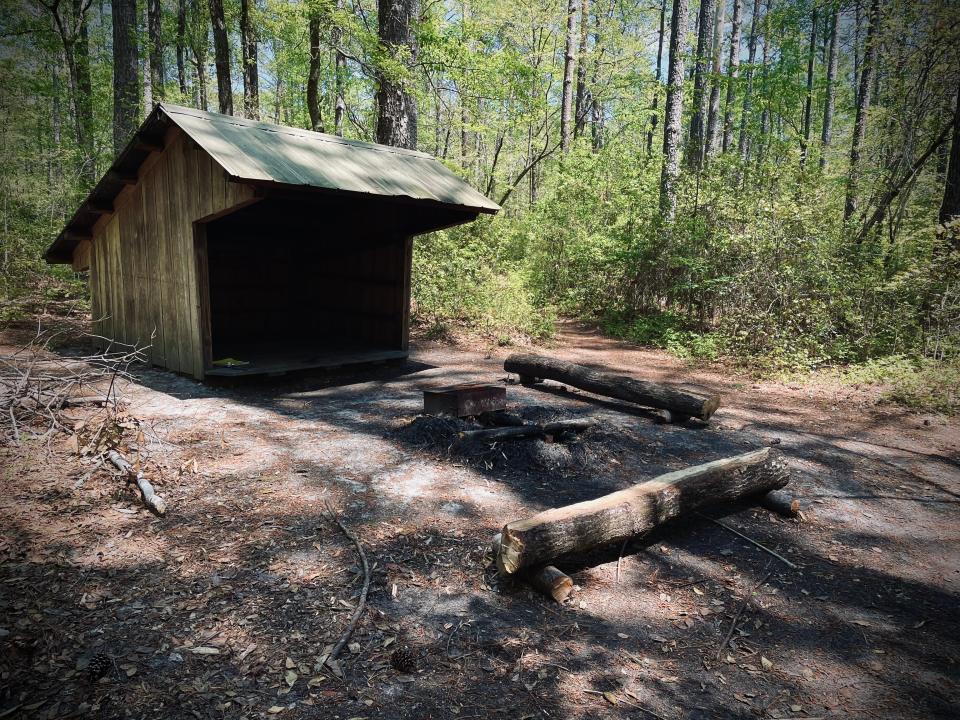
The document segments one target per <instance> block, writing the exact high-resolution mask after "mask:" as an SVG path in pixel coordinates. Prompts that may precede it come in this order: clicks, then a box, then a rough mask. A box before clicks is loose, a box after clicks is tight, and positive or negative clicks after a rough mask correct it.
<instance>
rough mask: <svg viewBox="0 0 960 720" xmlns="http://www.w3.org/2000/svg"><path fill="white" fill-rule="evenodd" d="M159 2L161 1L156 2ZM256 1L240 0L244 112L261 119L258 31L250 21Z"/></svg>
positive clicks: (255, 118)
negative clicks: (251, 8)
mask: <svg viewBox="0 0 960 720" xmlns="http://www.w3.org/2000/svg"><path fill="white" fill-rule="evenodd" d="M156 1H157V2H159V0H156ZM253 2H254V0H240V48H241V52H242V58H243V112H244V114H245V115H246V116H247V117H248V118H251V119H253V120H259V119H260V72H259V66H258V64H257V30H256V28H254V27H253V24H252V23H251V21H250V5H251V3H253Z"/></svg>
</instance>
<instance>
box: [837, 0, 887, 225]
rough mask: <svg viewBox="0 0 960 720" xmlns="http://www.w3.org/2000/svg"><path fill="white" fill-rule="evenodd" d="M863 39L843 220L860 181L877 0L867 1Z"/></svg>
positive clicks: (852, 209) (851, 210)
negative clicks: (866, 23) (865, 27)
mask: <svg viewBox="0 0 960 720" xmlns="http://www.w3.org/2000/svg"><path fill="white" fill-rule="evenodd" d="M867 22H868V25H867V38H866V40H865V41H864V52H863V63H862V67H861V70H860V91H859V92H858V93H857V115H856V119H855V120H854V123H853V141H852V142H851V144H850V171H849V175H848V177H847V196H846V202H845V203H844V206H843V219H844V221H848V220H850V218H852V217H853V215H854V213H856V212H857V208H858V198H857V194H858V191H859V183H860V154H861V152H863V143H864V140H866V137H867V113H868V112H869V111H870V93H871V91H872V90H873V73H874V64H875V62H876V57H877V41H876V36H877V28H878V25H879V23H880V0H871V3H870V17H869V18H868V20H867Z"/></svg>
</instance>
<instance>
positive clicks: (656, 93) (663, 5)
mask: <svg viewBox="0 0 960 720" xmlns="http://www.w3.org/2000/svg"><path fill="white" fill-rule="evenodd" d="M666 22H667V0H661V2H660V32H659V34H658V35H657V76H656V78H655V79H656V84H655V85H654V86H653V100H652V101H651V103H650V127H649V128H648V129H647V156H648V157H649V156H650V155H653V136H654V134H655V133H656V132H657V122H658V121H659V117H658V114H657V107H658V105H659V103H660V83H661V81H662V80H663V34H664V30H665V29H666Z"/></svg>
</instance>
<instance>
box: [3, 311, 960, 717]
mask: <svg viewBox="0 0 960 720" xmlns="http://www.w3.org/2000/svg"><path fill="white" fill-rule="evenodd" d="M508 351H509V349H501V348H498V349H495V350H492V351H488V350H487V349H485V348H482V347H473V348H471V347H450V346H444V345H436V344H430V343H420V344H419V345H418V346H416V347H415V349H414V352H413V353H412V357H411V363H410V364H409V365H408V366H407V367H405V368H402V369H384V370H381V371H378V372H377V373H376V374H374V375H373V376H372V377H371V376H370V375H365V376H353V377H346V376H333V377H331V376H322V377H297V378H290V379H285V380H280V381H272V382H270V383H260V384H255V385H243V386H234V387H210V386H204V385H199V384H197V383H195V382H192V381H190V380H186V379H183V378H178V377H176V376H174V375H172V374H169V373H166V372H162V371H156V370H143V371H141V372H139V373H138V375H137V382H136V383H132V384H130V385H129V386H127V387H124V388H123V391H124V393H125V395H126V396H127V397H128V399H129V403H130V408H131V412H132V413H134V414H135V415H136V416H137V417H139V418H142V419H143V420H145V421H146V422H148V423H149V424H150V426H151V427H152V428H153V429H154V430H156V432H157V435H158V436H159V437H160V438H163V440H164V443H163V444H160V443H158V442H155V441H151V440H150V438H147V439H145V441H144V443H143V447H142V448H141V452H142V454H143V456H144V458H145V462H146V463H147V466H149V467H151V468H152V469H153V472H154V473H155V475H156V479H157V483H156V484H157V488H158V490H159V491H160V492H162V493H163V494H164V496H165V497H166V498H167V499H168V501H169V503H170V506H171V510H170V513H169V515H168V516H167V517H165V518H162V519H158V518H154V517H152V516H150V515H149V514H147V513H146V512H145V511H143V510H142V509H141V508H140V507H139V505H138V503H137V500H136V497H135V495H133V494H132V493H131V492H130V491H129V490H127V489H125V488H124V487H123V486H122V485H121V484H120V483H119V482H118V481H117V480H115V479H112V478H110V477H109V476H108V475H107V474H106V473H105V472H103V471H99V472H97V473H94V474H93V475H92V476H91V477H89V478H85V475H86V474H87V473H88V471H89V470H90V468H89V467H88V466H86V465H84V464H83V463H82V462H81V461H79V460H78V459H77V458H76V457H75V456H71V455H69V453H68V452H67V450H66V449H65V448H63V447H60V446H59V445H57V446H54V447H53V448H52V449H51V450H50V451H49V452H48V451H46V450H44V449H42V448H33V449H31V451H30V452H25V451H23V450H18V449H14V448H6V449H3V450H2V451H0V452H2V455H0V463H2V465H3V472H2V478H0V483H2V486H0V489H2V496H0V562H2V565H0V618H2V619H0V635H3V637H0V652H2V653H3V654H2V655H0V658H2V660H0V673H2V674H0V683H2V691H0V716H4V715H2V714H3V713H5V712H9V711H11V710H12V709H13V708H16V709H15V710H12V712H9V714H8V715H5V717H37V718H44V717H49V718H54V717H68V716H69V717H76V716H90V717H98V718H113V717H117V718H119V717H143V718H160V717H163V718H166V717H170V718H180V717H184V718H187V717H198V718H224V717H231V718H232V717H237V718H240V717H250V718H255V717H256V718H259V717H280V718H283V717H295V718H301V717H302V718H313V717H316V718H321V717H322V718H343V719H346V718H361V717H363V718H486V717H492V718H497V717H503V718H558V717H563V718H595V717H612V718H618V717H638V718H639V717H661V718H671V719H674V718H695V717H702V718H728V717H729V718H735V717H744V718H747V717H751V718H752V717H769V718H785V717H798V718H803V717H806V718H814V717H830V718H893V717H897V718H932V717H942V718H948V717H956V716H957V714H958V711H960V704H958V703H960V695H958V692H960V687H958V676H960V672H958V666H957V663H958V661H960V618H958V615H957V612H956V608H957V606H958V605H957V601H958V595H960V549H958V541H960V520H958V514H957V505H958V503H960V431H958V428H957V424H956V422H955V421H947V420H944V419H942V418H938V417H933V416H930V417H928V416H923V415H917V414H912V413H909V412H906V411H904V410H902V409H899V408H896V407H893V406H884V405H878V404H877V402H876V399H877V393H876V391H875V390H873V389H870V388H860V389H856V388H850V387H842V386H839V385H836V384H833V383H829V382H826V381H823V382H810V383H803V384H799V383H798V384H794V385H784V384H781V383H776V382H755V381H753V380H751V379H750V378H747V377H745V376H742V375H738V374H736V373H733V372H731V371H729V370H722V369H710V370H690V369H688V368H687V367H686V366H685V365H684V364H683V363H681V362H680V361H678V360H676V359H675V358H672V357H670V356H668V355H666V354H665V353H661V352H654V351H648V350H642V349H638V348H636V347H633V346H630V345H626V344H623V343H618V342H615V341H611V340H609V339H605V338H602V337H600V336H598V335H596V334H595V333H593V332H592V331H590V330H589V329H588V328H584V327H582V326H577V325H572V324H571V325H565V326H564V327H563V329H562V331H561V333H560V335H559V336H558V337H557V338H556V339H555V341H554V342H553V343H552V347H550V348H548V349H546V351H548V352H550V353H552V354H555V355H558V356H560V357H563V358H565V359H569V360H573V361H577V362H583V363H586V364H598V365H606V366H610V367H615V368H619V369H620V370H622V371H625V372H629V373H633V374H635V375H637V376H640V377H644V378H650V379H658V380H664V381H672V382H682V383H689V384H692V385H695V386H700V387H706V388H709V389H711V390H715V391H719V392H721V393H723V395H724V397H725V400H726V402H725V406H724V407H723V408H722V409H721V410H720V411H719V412H718V413H717V415H716V416H715V419H714V422H712V423H711V424H710V425H708V426H701V425H697V424H695V423H691V424H690V425H688V426H671V425H662V424H658V423H657V422H656V420H655V418H654V417H653V415H652V414H651V413H648V412H645V411H642V410H640V411H633V412H626V411H625V410H627V409H625V408H624V407H623V406H620V405H617V404H615V403H607V402H603V401H599V400H597V399H590V398H589V397H586V396H584V395H583V394H578V393H570V392H565V391H564V390H563V389H561V388H560V387H559V386H558V385H556V384H553V385H552V386H550V385H548V386H547V387H545V388H542V389H532V388H524V387H519V386H516V385H510V386H509V388H508V397H509V399H510V402H511V403H512V404H513V406H514V408H515V409H517V410H518V411H521V412H525V413H528V414H531V415H535V416H537V417H542V416H584V415H589V416H593V417H596V418H597V419H598V420H600V422H601V425H602V430H601V431H598V432H597V433H595V434H593V435H591V434H590V433H588V434H587V435H586V436H584V438H583V439H582V440H581V441H580V442H579V443H572V444H570V445H569V446H565V445H562V444H560V443H554V444H547V443H542V442H540V441H536V442H535V443H532V444H530V445H529V446H525V448H524V449H523V450H522V451H519V450H517V449H515V448H506V449H504V448H500V447H494V448H489V449H486V450H485V451H484V452H482V453H479V454H477V453H474V454H463V453H458V452H457V451H456V449H455V448H450V447H449V446H448V445H445V444H444V443H443V441H442V440H443V438H441V437H426V438H425V437H423V436H422V435H420V434H417V433H416V432H413V431H412V430H411V428H410V422H411V420H412V419H413V418H414V416H415V415H416V414H417V412H418V410H419V408H420V405H421V397H420V394H419V393H420V391H421V390H422V389H423V387H425V386H430V385H445V384H452V383H457V382H465V381H487V382H498V381H502V380H503V379H504V378H505V377H506V375H505V373H504V372H503V370H502V361H503V357H504V356H505V355H506V354H507V353H508ZM778 441H779V444H780V447H781V448H782V449H783V450H784V452H785V453H786V454H787V456H788V457H789V458H790V464H791V467H792V469H793V471H794V480H793V483H792V487H793V488H794V490H795V492H796V493H797V494H798V495H799V496H800V497H802V498H803V499H804V502H805V504H806V505H807V509H806V511H805V516H806V519H805V521H804V522H802V523H797V522H793V521H786V520H783V519H780V518H778V517H775V516H772V515H770V514H769V513H767V512H766V511H760V510H755V509H749V508H747V509H744V508H732V509H724V510H720V509H718V511H717V513H715V514H716V515H717V516H719V515H720V513H721V512H724V513H727V515H726V519H725V522H727V523H728V524H730V525H732V526H734V527H736V528H738V529H740V530H741V531H742V532H744V533H746V534H748V535H749V536H751V537H753V538H755V539H757V540H759V541H760V542H762V543H764V544H765V545H767V546H769V547H771V548H774V549H776V550H777V551H778V552H779V553H781V554H783V555H784V556H786V557H788V558H789V559H790V560H791V561H792V562H793V563H795V564H796V565H797V566H799V569H798V570H792V569H790V568H788V567H787V566H785V565H782V564H780V563H779V562H778V561H776V560H774V559H772V558H771V557H770V556H769V555H766V554H764V553H762V552H761V551H759V550H757V549H755V548H754V547H752V546H751V545H749V544H747V543H745V542H744V541H742V540H740V539H739V538H737V537H736V536H734V535H732V534H730V533H727V532H726V531H724V530H723V529H721V528H719V527H717V526H716V525H713V524H712V523H710V522H708V521H706V520H701V519H692V520H689V521H686V522H682V523H678V524H676V525H674V526H672V527H670V528H669V529H667V530H666V531H664V532H663V533H661V534H660V535H659V536H657V537H653V538H646V539H643V540H640V541H636V542H633V543H631V544H629V545H628V546H627V547H626V548H625V549H624V553H623V557H622V559H621V558H619V554H620V553H619V551H620V548H614V549H612V550H610V549H608V550H604V551H602V552H597V553H594V554H591V555H590V556H588V557H577V558H568V559H566V560H565V561H561V562H559V563H558V564H559V566H560V567H561V568H562V569H564V570H565V571H566V572H568V573H569V574H571V575H572V577H573V578H574V580H575V582H576V583H577V586H578V587H577V590H576V591H575V593H574V595H573V598H572V600H571V601H569V602H568V603H567V604H565V605H563V606H557V605H555V604H553V603H551V602H549V601H547V600H545V599H544V598H541V597H540V596H537V595H534V594H532V593H530V592H529V591H528V590H527V589H526V588H525V587H523V586H518V585H514V584H513V583H509V582H503V581H500V580H499V579H498V578H497V577H496V576H495V574H494V573H493V572H492V570H491V568H490V566H489V557H488V556H487V552H486V550H487V545H488V542H489V539H490V537H491V536H492V534H493V533H494V532H496V531H497V530H498V529H499V527H501V526H502V525H503V523H505V522H507V521H509V520H512V519H515V518H518V517H522V516H523V515H525V514H527V513H530V512H533V511H536V510H539V509H543V508H546V507H552V506H556V505H561V504H564V503H567V502H571V501H575V500H579V499H584V498H587V497H595V496H597V495H600V494H603V493H605V492H609V491H611V490H614V489H618V488H621V487H625V486H626V485H628V484H630V483H633V482H637V481H640V480H643V479H645V478H648V477H652V476H654V475H656V474H658V473H660V472H664V471H667V470H671V469H676V468H678V467H683V466H686V465H691V464H695V463H699V462H704V461H707V460H711V459H715V458H717V457H721V456H723V455H729V454H733V453H736V452H742V451H745V450H748V449H751V448H754V447H758V446H761V445H764V444H769V443H771V442H778ZM81 478H85V479H84V482H83V483H82V484H80V483H78V480H79V479H81ZM326 501H330V502H331V503H332V504H333V505H334V506H336V507H337V508H338V510H339V511H340V512H341V513H342V516H343V518H344V519H345V520H346V521H347V522H348V523H349V525H350V526H351V527H352V528H353V529H354V530H355V531H356V533H357V534H358V535H359V536H360V538H361V540H362V541H363V543H364V545H365V546H366V548H367V552H368V554H369V556H370V558H371V560H372V561H373V562H375V563H376V566H375V569H374V584H373V588H372V594H371V596H370V608H369V610H368V612H367V613H366V615H365V616H364V618H363V620H362V621H361V623H360V626H359V628H358V630H357V632H356V634H355V636H354V638H353V640H354V642H355V644H354V645H353V646H352V648H351V649H350V651H348V652H347V653H346V655H345V656H344V657H343V658H342V662H341V666H340V669H341V670H342V675H343V676H342V677H338V675H337V674H336V673H335V672H333V671H331V670H330V669H329V668H328V667H324V666H323V664H322V660H323V656H324V653H325V652H328V648H329V646H330V645H331V644H332V643H333V642H335V641H336V639H337V638H338V637H339V635H340V632H341V631H342V628H343V627H344V626H345V625H346V623H347V622H348V619H349V616H350V613H351V608H352V607H353V606H354V604H355V603H356V595H357V593H358V590H359V583H358V568H357V560H356V556H355V555H354V553H353V549H352V547H351V545H350V543H349V542H348V541H347V540H346V539H345V538H344V537H343V535H342V534H341V533H340V532H339V530H338V529H337V528H336V527H335V526H333V525H331V524H330V523H329V522H327V521H326V520H324V518H323V517H322V512H321V510H322V507H323V503H324V502H326ZM618 567H619V570H618ZM768 573H769V577H768V578H767V580H766V582H763V583H762V584H761V580H763V578H765V577H767V575H768ZM758 584H759V587H758ZM753 588H756V593H755V594H754V595H753V600H752V601H751V602H749V603H748V604H747V606H746V609H745V610H744V612H743V614H742V616H741V617H740V620H739V623H738V626H737V630H736V631H735V632H734V634H733V638H732V641H731V643H730V645H729V647H727V648H725V649H724V650H723V651H722V652H720V654H719V657H718V655H717V651H718V648H719V647H720V643H721V641H722V639H723V638H724V636H725V635H726V634H727V632H728V630H729V627H730V624H731V622H732V620H733V618H734V616H735V615H736V613H737V611H738V609H739V608H740V606H741V604H742V602H743V600H744V599H745V598H747V597H748V595H749V593H750V591H751V590H752V589H753ZM404 645H405V646H407V647H409V648H410V649H411V650H412V651H413V652H414V654H415V655H416V656H417V657H418V661H417V669H416V671H415V672H412V673H407V674H403V673H399V672H398V671H397V670H395V669H393V668H392V667H391V666H390V663H389V657H390V654H391V653H392V652H393V650H394V649H395V648H396V647H398V646H404ZM98 653H103V654H106V655H107V656H109V657H110V658H111V660H112V662H113V666H112V668H111V670H110V672H109V673H108V674H107V676H106V677H105V678H104V679H102V680H100V681H99V682H97V683H95V684H93V685H90V684H88V683H87V682H86V672H85V667H86V664H87V662H88V661H89V659H90V658H91V657H93V656H94V655H96V654H98ZM604 693H606V694H604ZM641 708H642V709H641Z"/></svg>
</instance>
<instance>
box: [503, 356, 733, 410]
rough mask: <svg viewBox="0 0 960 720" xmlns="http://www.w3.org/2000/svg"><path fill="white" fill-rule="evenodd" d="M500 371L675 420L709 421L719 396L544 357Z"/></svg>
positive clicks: (519, 360) (516, 361)
mask: <svg viewBox="0 0 960 720" xmlns="http://www.w3.org/2000/svg"><path fill="white" fill-rule="evenodd" d="M503 369H504V370H506V371H507V372H512V373H517V374H518V375H520V380H521V382H524V383H529V381H531V380H536V379H547V380H556V381H557V382H562V383H566V384H567V385H572V386H573V387H575V388H580V389H581V390H586V391H588V392H592V393H594V394H596V395H604V396H606V397H612V398H616V399H617V400H626V401H627V402H632V403H636V404H638V405H644V406H646V407H652V408H657V409H663V410H669V411H670V412H671V414H672V415H671V417H673V416H676V417H677V419H681V418H686V417H696V418H700V419H701V420H709V419H710V416H711V415H713V414H714V413H715V412H716V411H717V408H719V407H720V396H719V395H709V396H708V395H699V394H696V393H691V392H686V391H683V390H678V389H677V388H675V387H672V386H670V385H662V384H660V383H654V382H648V381H645V380H636V379H634V378H632V377H628V376H626V375H615V374H613V373H609V372H600V371H598V370H593V369H591V368H589V367H586V366H585V365H575V364H574V363H569V362H564V361H563V360H556V359H554V358H550V357H545V356H543V355H528V354H523V353H518V354H515V355H511V356H509V357H508V358H507V359H506V360H504V361H503Z"/></svg>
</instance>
